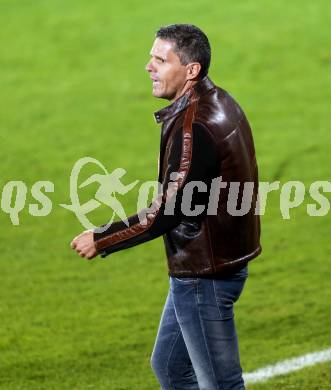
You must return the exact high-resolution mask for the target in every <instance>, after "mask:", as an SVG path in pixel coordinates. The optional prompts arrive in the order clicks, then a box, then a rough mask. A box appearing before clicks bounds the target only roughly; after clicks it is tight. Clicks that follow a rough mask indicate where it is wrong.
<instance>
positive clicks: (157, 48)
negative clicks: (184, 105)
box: [146, 38, 187, 101]
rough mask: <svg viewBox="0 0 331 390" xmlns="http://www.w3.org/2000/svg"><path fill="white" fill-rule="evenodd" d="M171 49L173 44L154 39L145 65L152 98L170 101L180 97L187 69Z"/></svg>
mask: <svg viewBox="0 0 331 390" xmlns="http://www.w3.org/2000/svg"><path fill="white" fill-rule="evenodd" d="M173 47H174V43H173V42H170V41H166V40H163V39H160V38H156V39H155V41H154V44H153V47H152V50H151V59H150V61H149V62H148V64H147V65H146V70H147V72H149V74H150V77H151V79H152V80H153V96H155V97H159V98H163V99H168V100H172V101H173V100H175V99H177V98H178V97H179V96H180V95H181V93H182V91H183V88H184V86H185V84H186V81H187V67H186V65H182V64H181V63H180V60H179V57H178V55H177V54H176V53H175V52H174V51H173Z"/></svg>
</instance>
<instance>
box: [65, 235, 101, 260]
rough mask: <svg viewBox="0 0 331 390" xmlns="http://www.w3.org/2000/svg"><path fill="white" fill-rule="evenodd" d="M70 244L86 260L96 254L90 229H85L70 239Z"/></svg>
mask: <svg viewBox="0 0 331 390" xmlns="http://www.w3.org/2000/svg"><path fill="white" fill-rule="evenodd" d="M70 246H71V248H72V249H74V250H75V251H76V252H77V253H78V254H79V256H81V257H85V258H86V259H88V260H90V259H93V257H95V256H96V255H97V254H98V252H97V250H96V248H95V244H94V239H93V231H92V230H85V232H83V233H81V234H79V235H78V236H77V237H75V238H74V239H73V240H72V241H71V244H70Z"/></svg>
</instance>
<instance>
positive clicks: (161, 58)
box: [150, 53, 167, 61]
mask: <svg viewBox="0 0 331 390" xmlns="http://www.w3.org/2000/svg"><path fill="white" fill-rule="evenodd" d="M150 56H151V57H155V58H156V59H158V60H163V61H166V60H167V59H166V58H164V57H160V56H157V55H155V54H153V53H150Z"/></svg>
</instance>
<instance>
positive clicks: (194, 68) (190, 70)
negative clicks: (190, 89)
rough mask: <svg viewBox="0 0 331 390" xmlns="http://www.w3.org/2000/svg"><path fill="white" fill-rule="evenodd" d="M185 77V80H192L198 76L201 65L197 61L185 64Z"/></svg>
mask: <svg viewBox="0 0 331 390" xmlns="http://www.w3.org/2000/svg"><path fill="white" fill-rule="evenodd" d="M186 70H187V73H186V77H187V80H194V79H196V78H197V77H198V75H199V73H200V70H201V65H200V64H199V62H191V63H190V64H187V65H186Z"/></svg>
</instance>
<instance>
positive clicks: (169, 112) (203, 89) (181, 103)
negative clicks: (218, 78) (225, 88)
mask: <svg viewBox="0 0 331 390" xmlns="http://www.w3.org/2000/svg"><path fill="white" fill-rule="evenodd" d="M214 86H215V85H214V83H213V82H212V81H211V80H210V79H209V78H208V77H207V76H206V77H204V78H203V79H202V80H200V81H198V82H197V83H196V84H195V85H194V87H192V88H190V89H189V90H188V91H187V92H186V93H185V94H184V95H183V96H180V97H179V98H178V99H176V100H175V101H174V102H173V103H172V104H170V105H169V106H167V107H164V108H162V109H161V110H160V111H157V112H155V113H154V118H155V120H156V123H160V122H164V121H166V120H168V119H170V118H172V117H173V116H175V115H177V114H178V113H179V112H181V111H183V110H185V108H186V107H187V106H188V105H189V104H190V98H191V97H192V96H193V95H194V92H195V95H196V96H197V99H199V97H200V96H202V95H204V94H206V93H207V92H208V91H209V90H210V89H212V88H213V87H214Z"/></svg>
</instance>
